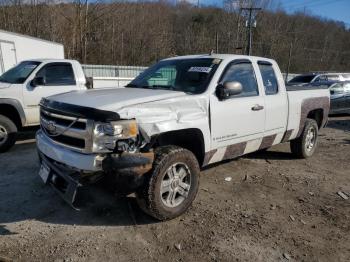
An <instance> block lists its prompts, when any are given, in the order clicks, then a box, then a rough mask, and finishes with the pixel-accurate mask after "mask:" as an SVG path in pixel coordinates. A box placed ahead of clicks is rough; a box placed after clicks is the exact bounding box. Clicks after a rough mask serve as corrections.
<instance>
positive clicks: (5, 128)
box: [0, 115, 17, 153]
mask: <svg viewBox="0 0 350 262" xmlns="http://www.w3.org/2000/svg"><path fill="white" fill-rule="evenodd" d="M16 137H17V127H16V125H15V123H13V122H12V121H11V120H10V119H9V118H7V117H6V116H3V115H0V153H3V152H6V151H7V150H9V149H10V148H11V147H12V146H13V145H14V144H15V142H16Z"/></svg>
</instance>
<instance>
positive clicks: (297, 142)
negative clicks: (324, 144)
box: [290, 119, 318, 158]
mask: <svg viewBox="0 0 350 262" xmlns="http://www.w3.org/2000/svg"><path fill="white" fill-rule="evenodd" d="M310 132H311V133H312V135H311V133H310ZM317 143H318V125H317V122H316V121H315V120H313V119H306V121H305V126H304V129H303V132H302V133H301V135H300V136H299V137H298V138H297V139H294V140H292V141H290V149H291V151H292V153H293V154H294V155H295V156H296V157H297V158H309V157H311V156H312V155H313V154H314V153H315V150H316V147H317Z"/></svg>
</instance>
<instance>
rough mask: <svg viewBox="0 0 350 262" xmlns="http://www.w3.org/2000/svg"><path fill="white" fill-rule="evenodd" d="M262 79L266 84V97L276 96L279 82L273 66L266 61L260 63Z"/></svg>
mask: <svg viewBox="0 0 350 262" xmlns="http://www.w3.org/2000/svg"><path fill="white" fill-rule="evenodd" d="M258 65H259V69H260V72H261V77H262V80H263V83H264V89H265V94H266V95H275V94H277V93H278V82H277V78H276V74H275V71H274V70H273V67H272V64H271V63H269V62H265V61H259V62H258Z"/></svg>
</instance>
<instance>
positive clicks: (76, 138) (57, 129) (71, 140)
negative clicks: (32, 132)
mask: <svg viewBox="0 0 350 262" xmlns="http://www.w3.org/2000/svg"><path fill="white" fill-rule="evenodd" d="M40 125H41V129H42V130H43V131H44V133H45V134H46V136H47V137H48V138H49V139H51V140H52V141H53V142H54V143H56V144H60V145H62V146H65V147H69V148H71V149H73V150H76V151H79V152H82V153H90V152H91V150H92V128H93V121H92V120H88V119H82V118H76V117H71V116H66V115H63V114H57V113H54V112H51V111H50V110H49V109H46V108H41V109H40Z"/></svg>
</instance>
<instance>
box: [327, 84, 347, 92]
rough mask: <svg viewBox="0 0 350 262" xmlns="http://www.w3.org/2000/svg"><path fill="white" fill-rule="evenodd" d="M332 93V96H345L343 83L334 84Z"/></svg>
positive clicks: (331, 89)
mask: <svg viewBox="0 0 350 262" xmlns="http://www.w3.org/2000/svg"><path fill="white" fill-rule="evenodd" d="M330 91H331V95H339V94H343V92H344V86H343V84H341V83H339V84H334V85H332V86H331V88H330Z"/></svg>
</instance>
